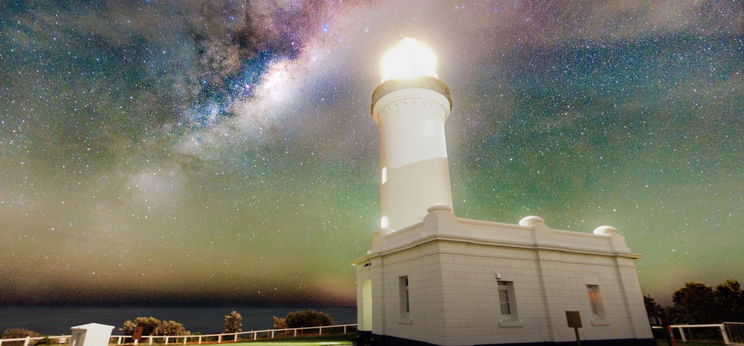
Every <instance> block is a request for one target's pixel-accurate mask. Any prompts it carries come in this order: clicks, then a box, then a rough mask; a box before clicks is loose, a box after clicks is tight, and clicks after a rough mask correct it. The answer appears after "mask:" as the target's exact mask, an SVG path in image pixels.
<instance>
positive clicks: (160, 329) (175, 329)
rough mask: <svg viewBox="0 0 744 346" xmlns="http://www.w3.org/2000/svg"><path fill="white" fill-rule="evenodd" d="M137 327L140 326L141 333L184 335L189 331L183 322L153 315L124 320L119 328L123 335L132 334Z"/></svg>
mask: <svg viewBox="0 0 744 346" xmlns="http://www.w3.org/2000/svg"><path fill="white" fill-rule="evenodd" d="M137 327H142V335H186V334H188V333H189V332H188V331H187V330H186V328H184V326H183V324H181V323H178V322H176V321H161V320H159V319H157V318H155V317H137V318H135V319H134V321H130V320H126V321H124V325H123V326H122V327H121V328H119V330H121V331H122V332H123V333H124V334H125V335H132V334H133V333H134V330H135V329H136V328H137Z"/></svg>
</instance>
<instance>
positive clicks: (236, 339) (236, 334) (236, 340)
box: [235, 333, 238, 342]
mask: <svg viewBox="0 0 744 346" xmlns="http://www.w3.org/2000/svg"><path fill="white" fill-rule="evenodd" d="M235 342H238V333H235Z"/></svg>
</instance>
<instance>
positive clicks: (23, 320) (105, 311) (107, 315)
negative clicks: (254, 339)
mask: <svg viewBox="0 0 744 346" xmlns="http://www.w3.org/2000/svg"><path fill="white" fill-rule="evenodd" d="M304 309H315V310H318V311H322V312H325V313H327V314H329V315H330V316H331V318H332V319H333V321H334V322H335V323H336V324H347V323H356V308H355V307H250V306H237V307H146V306H121V307H95V306H84V307H79V306H10V307H0V331H3V330H5V329H7V328H25V329H31V330H33V331H37V332H39V333H41V334H45V335H61V334H70V327H72V326H76V325H80V324H85V323H91V322H96V323H102V324H108V325H112V326H116V329H114V332H113V334H115V335H116V334H120V332H119V327H121V326H122V324H123V323H124V321H125V320H133V319H134V318H135V317H138V316H152V317H155V318H158V319H161V320H174V321H177V322H180V323H182V324H183V325H184V326H185V327H186V329H187V330H189V331H191V332H200V333H202V334H207V333H219V332H222V327H223V323H224V315H227V314H229V313H230V312H231V311H233V310H236V311H237V312H239V313H240V314H241V315H242V316H243V330H244V331H246V330H253V329H270V328H272V324H273V319H272V318H271V317H272V316H277V317H284V316H286V315H287V313H289V312H291V311H296V310H304Z"/></svg>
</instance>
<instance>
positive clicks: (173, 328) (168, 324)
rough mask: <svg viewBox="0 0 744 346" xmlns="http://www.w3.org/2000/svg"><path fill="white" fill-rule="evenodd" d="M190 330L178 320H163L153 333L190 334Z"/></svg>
mask: <svg viewBox="0 0 744 346" xmlns="http://www.w3.org/2000/svg"><path fill="white" fill-rule="evenodd" d="M188 334H189V332H188V331H187V330H186V328H184V327H183V324H181V323H178V322H176V321H162V322H160V325H159V326H158V327H157V328H155V330H154V331H153V334H152V335H188Z"/></svg>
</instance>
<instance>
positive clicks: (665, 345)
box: [656, 339, 724, 346]
mask: <svg viewBox="0 0 744 346" xmlns="http://www.w3.org/2000/svg"><path fill="white" fill-rule="evenodd" d="M656 344H657V345H659V346H669V342H668V341H667V340H661V339H656ZM718 345H724V344H723V343H720V342H715V341H711V342H693V341H688V342H682V341H680V340H677V346H718Z"/></svg>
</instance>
